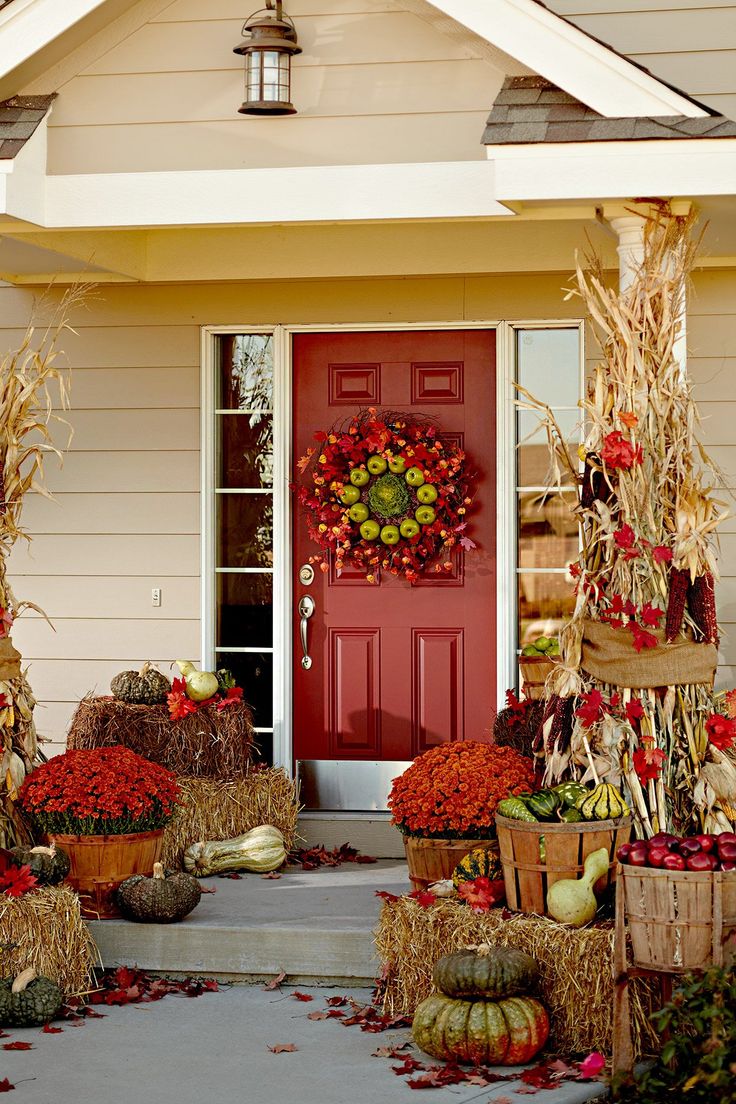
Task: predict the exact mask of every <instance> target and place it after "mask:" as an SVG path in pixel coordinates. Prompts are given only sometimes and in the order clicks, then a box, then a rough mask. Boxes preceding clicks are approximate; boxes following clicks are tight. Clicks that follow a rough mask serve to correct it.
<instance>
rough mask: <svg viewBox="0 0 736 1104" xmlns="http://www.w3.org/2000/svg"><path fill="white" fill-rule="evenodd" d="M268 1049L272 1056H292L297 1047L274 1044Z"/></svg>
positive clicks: (289, 1044) (290, 1044) (286, 1044)
mask: <svg viewBox="0 0 736 1104" xmlns="http://www.w3.org/2000/svg"><path fill="white" fill-rule="evenodd" d="M268 1049H269V1050H270V1051H271V1053H272V1054H292V1053H293V1052H294V1051H295V1050H298V1049H299V1047H298V1046H295V1045H294V1043H275V1044H274V1045H273V1046H269V1048H268Z"/></svg>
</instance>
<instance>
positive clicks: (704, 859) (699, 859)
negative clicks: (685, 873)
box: [685, 851, 718, 870]
mask: <svg viewBox="0 0 736 1104" xmlns="http://www.w3.org/2000/svg"><path fill="white" fill-rule="evenodd" d="M717 864H718V859H717V858H716V857H715V855H706V854H705V852H704V851H700V852H698V853H697V854H695V855H689V856H688V858H687V859H686V860H685V866H686V867H687V869H688V870H715V868H716V866H717Z"/></svg>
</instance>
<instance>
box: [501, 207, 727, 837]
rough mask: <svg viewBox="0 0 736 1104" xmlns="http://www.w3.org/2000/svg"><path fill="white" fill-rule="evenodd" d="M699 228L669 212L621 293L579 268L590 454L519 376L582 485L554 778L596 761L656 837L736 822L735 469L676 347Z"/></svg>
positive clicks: (654, 219) (649, 225)
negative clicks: (731, 646)
mask: <svg viewBox="0 0 736 1104" xmlns="http://www.w3.org/2000/svg"><path fill="white" fill-rule="evenodd" d="M692 228H693V218H692V217H687V218H679V217H674V216H672V215H671V214H670V212H669V211H668V210H667V208H666V207H662V208H661V209H659V210H657V211H655V212H654V214H653V215H652V216H651V217H650V218H648V219H647V221H646V224H645V249H644V259H643V262H642V264H641V265H640V267H639V268H638V270H637V272H636V274H635V276H634V279H633V281H632V283H631V284H630V286H629V287H628V288H627V289H626V290H623V291H620V292H619V291H617V290H613V289H612V288H611V287H610V286H609V285H608V284H607V283H606V280H605V279H604V274H603V271H602V267H601V264H600V262H599V261H598V260H597V259H595V258H593V259H592V260H591V259H588V262H587V266H586V268H583V267H582V266H580V265H578V266H577V270H576V278H575V285H574V287H573V288H572V290H571V291H570V293H569V296H568V297H570V296H579V297H580V298H581V299H582V300H583V302H584V304H585V306H586V308H587V311H588V314H589V316H590V319H591V323H592V326H593V330H594V332H595V336H596V339H597V341H598V344H599V346H600V350H601V353H602V359H601V362H600V363H599V364H598V366H597V367H596V369H595V371H594V374H593V376H592V379H591V380H590V382H589V385H588V389H587V396H586V398H585V400H584V401H583V402H581V404H580V405H581V407H582V409H583V411H584V425H585V433H586V436H585V441H584V444H583V445H582V446H581V449H580V455H579V460H580V468H579V467H578V465H577V464H576V463H575V461H574V460H573V459H571V458H570V455H569V452H568V449H567V448H566V447H565V442H564V439H563V434H562V432H561V430H560V428H559V426H558V424H557V423H556V421H555V419H554V416H553V414H552V411H551V410H550V409H549V407H547V406H546V405H545V404H543V403H540V402H539V401H538V400H536V399H535V398H534V397H533V396H532V395H530V394H529V393H528V392H526V391H525V390H524V389H523V388H519V391H520V393H521V395H522V398H521V399H520V400H519V405H520V406H522V407H523V408H525V409H531V410H535V411H536V412H537V413H538V414H539V415H540V417H541V419H542V422H543V424H544V426H545V427H546V430H547V436H548V441H549V445H550V453H551V456H552V467H553V472H552V476H553V479H554V480H556V482H557V483H558V485H562V483H563V481H564V482H565V483H567V484H569V483H570V481H571V479H572V481H573V482H575V483H576V484H577V485H578V488H579V501H578V505H577V509H576V512H577V518H578V523H579V531H580V545H581V552H580V555H579V559H578V561H577V562H576V563H574V564H572V565H571V571H572V573H573V575H574V576H576V594H577V600H576V606H575V610H574V613H573V615H572V617H571V619H570V620H569V621H568V622H567V624H566V625H564V626H563V629H562V631H561V634H560V649H561V660H562V662H561V663H560V664H559V665H558V666H557V667H556V668H555V670H554V671H553V672H552V674H551V675H550V677H549V679H548V680H547V684H546V687H545V697H546V699H547V708H546V710H545V720H544V724H543V726H542V732H541V739H540V745H541V746H540V748H539V754H540V755H541V756H543V757H544V760H545V768H546V778H547V780H548V781H550V782H551V781H558V780H560V779H561V778H565V777H575V778H579V777H582V778H583V780H584V781H587V780H588V779H589V778H591V777H593V776H594V770H593V768H595V772H596V773H597V774H598V775H599V776H600V777H602V778H605V779H606V781H610V782H613V783H614V784H618V785H620V786H621V787H622V789H623V790H624V792H625V794H626V795H627V798H628V799H629V803H630V805H631V807H632V811H633V813H634V816H635V818H636V822H637V829H638V831H639V833H640V834H641V835H643V836H651V835H652V834H653V833H655V832H657V831H661V830H667V831H673V830H675V831H685V830H689V831H703V830H705V831H716V832H717V831H724V830H730V829H731V828H732V822H733V818H734V816H735V815H736V814H735V813H734V811H733V809H732V808H731V806H734V807H736V769H734V766H733V764H732V762H731V760H730V759H729V758H728V757H727V756H726V755H725V754H724V753H723V750H721V749H722V748H723V747H724V746H725V743H724V741H722V740H721V741H719V739H718V732H717V731H716V732H715V734H714V729H713V725H714V723H715V724H716V728H717V726H718V724H720V722H721V720H722V721H723V723H724V724H725V725H726V727H727V726H728V725H729V723H730V722H729V721H728V720H727V719H725V718H720V717H719V711H720V707H719V706H718V705H717V704H716V699H715V698H714V695H713V690H712V684H713V675H714V672H715V664H716V648H717V643H718V627H717V623H716V612H715V599H714V581H715V579H717V565H716V554H715V540H716V535H715V531H716V527H717V526H718V524H719V523H720V522H721V521H722V520H723V518H724V517H725V510H724V504H723V503H721V502H719V501H717V499H716V498H715V497H714V495H713V487H714V485H717V484H718V483H721V485H722V479H720V478H719V473H718V471H717V469H716V467H715V465H714V464H713V462H712V461H711V460H710V458H709V457H708V455H707V453H706V452H705V450H704V449H703V447H702V445H701V443H700V441H699V439H698V431H699V419H698V413H697V409H696V406H695V403H694V401H693V398H692V394H691V387H690V382H689V380H688V378H687V375H686V374H685V373H684V372H683V370H682V368H681V366H680V364H679V363H678V359H677V356H676V351H677V341H678V337H679V336H680V330H681V321H680V318H681V310H682V305H683V301H684V300H683V295H684V288H685V282H686V280H687V277H688V274H689V272H690V269H691V266H692V263H693V260H694V256H695V253H696V249H697V244H698V243H697V241H694V240H693V237H692ZM581 469H582V470H581ZM714 716H715V717H716V720H715V722H714ZM713 740H715V743H714V742H713ZM719 744H720V746H717V745H719Z"/></svg>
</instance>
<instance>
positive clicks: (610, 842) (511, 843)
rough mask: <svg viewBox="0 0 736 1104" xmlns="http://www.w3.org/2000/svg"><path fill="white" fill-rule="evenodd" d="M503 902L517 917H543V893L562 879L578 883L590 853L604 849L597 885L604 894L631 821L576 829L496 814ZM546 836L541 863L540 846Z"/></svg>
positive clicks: (601, 822) (576, 826) (588, 824)
mask: <svg viewBox="0 0 736 1104" xmlns="http://www.w3.org/2000/svg"><path fill="white" fill-rule="evenodd" d="M496 832H497V834H498V844H499V848H500V852H501V862H502V863H503V879H504V883H505V885H506V901H507V903H508V906H509V908H511V909H515V910H516V911H517V912H531V913H536V914H537V915H539V916H546V915H547V891H548V889H549V887H550V886H552V885H554V884H555V882H559V881H560V880H561V879H562V878H578V877H579V876H580V874H581V873H582V871H583V863H584V862H585V859H586V858H587V856H588V855H590V854H591V852H592V851H598V850H599V849H600V848H601V847H605V848H606V850H607V851H608V855H609V866H608V874H607V875H604V876H603V877H602V878H600V879H599V881H597V882H596V884H595V890H596V892H597V893H602V892H603V891H604V890H605V889H606V888H607V887H608V886H609V885H611V883H612V882H613V881H614V880H615V877H616V865H617V863H616V851H617V849H618V848H619V847H620V846H621V844H622V843H627V842H628V839H629V836H630V835H631V817H621V818H620V819H619V820H593V821H586V822H581V823H578V824H564V823H559V824H545V823H542V822H539V823H537V824H530V823H527V822H526V821H523V820H511V819H510V818H509V817H504V816H500V815H499V814H498V813H497V814H496ZM542 837H544V850H545V858H544V862H542V861H541V858H540V841H541V839H542Z"/></svg>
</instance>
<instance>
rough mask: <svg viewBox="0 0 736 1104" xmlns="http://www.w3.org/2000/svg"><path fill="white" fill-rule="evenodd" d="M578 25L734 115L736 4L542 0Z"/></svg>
mask: <svg viewBox="0 0 736 1104" xmlns="http://www.w3.org/2000/svg"><path fill="white" fill-rule="evenodd" d="M547 6H548V7H550V8H551V9H552V10H553V11H555V12H557V14H558V15H562V16H565V17H566V18H568V19H570V20H571V21H572V22H573V23H575V24H577V26H579V27H580V28H582V30H584V31H587V32H588V33H589V34H592V35H595V37H596V38H599V39H601V40H602V41H603V42H607V43H608V44H609V45H611V46H613V48H614V49H615V50H618V51H619V52H620V53H622V54H626V55H628V56H629V57H631V58H632V59H633V60H634V61H637V62H639V64H640V65H643V66H645V68H647V69H649V70H650V71H651V72H652V73H654V74H655V75H656V76H658V77H661V78H662V79H663V80H665V81H668V82H670V83H671V84H674V85H676V86H677V87H678V88H682V89H684V91H686V92H689V93H690V95H692V96H695V97H697V98H698V99H701V100H703V102H704V103H706V104H708V105H709V106H710V107H713V108H715V110H716V111H720V112H721V113H722V114H724V115H727V116H729V117H730V118H736V4H734V3H733V2H732V0H729V2H726V0H547Z"/></svg>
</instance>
